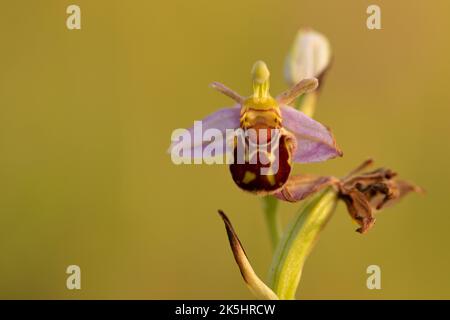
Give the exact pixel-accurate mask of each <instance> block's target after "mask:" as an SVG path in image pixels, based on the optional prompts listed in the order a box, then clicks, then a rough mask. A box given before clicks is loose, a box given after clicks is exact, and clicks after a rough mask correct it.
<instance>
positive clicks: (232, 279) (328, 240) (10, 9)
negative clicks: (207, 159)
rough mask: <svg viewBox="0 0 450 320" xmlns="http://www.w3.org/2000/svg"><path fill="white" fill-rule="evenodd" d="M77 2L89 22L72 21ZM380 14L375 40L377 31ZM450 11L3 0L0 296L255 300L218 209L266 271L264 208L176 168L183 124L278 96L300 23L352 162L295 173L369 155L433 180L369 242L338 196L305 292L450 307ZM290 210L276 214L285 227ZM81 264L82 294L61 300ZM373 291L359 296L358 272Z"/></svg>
mask: <svg viewBox="0 0 450 320" xmlns="http://www.w3.org/2000/svg"><path fill="white" fill-rule="evenodd" d="M73 3H75V4H78V5H79V6H80V7H81V13H82V30H79V31H69V30H67V28H66V25H65V20H66V17H67V14H66V12H65V11H66V7H67V6H68V5H70V4H73ZM370 4H378V5H379V6H380V7H381V10H382V28H383V29H382V30H374V31H370V30H368V29H367V28H366V18H367V14H366V8H367V6H368V5H370ZM449 12H450V2H448V1H445V0H441V1H437V0H433V1H418V0H414V1H410V0H398V1H383V0H377V1H362V0H361V1H334V0H327V1H325V0H310V1H306V0H303V1H299V0H295V1H294V0H292V1H269V0H249V1H238V0H230V1H225V2H220V3H219V2H214V1H206V0H196V1H184V0H182V1H178V0H176V1H144V0H142V1H137V0H134V1H100V0H96V1H87V0H76V1H65V0H53V1H51V0H45V1H9V2H5V3H2V5H1V14H0V17H1V18H0V39H1V50H0V298H38V299H44V298H61V299H71V298H87V299H110V298H124V299H132V298H134V299H172V298H173V299H196V298H203V299H235V298H236V299H237V298H243V299H250V298H252V296H251V294H250V293H249V292H248V290H247V288H246V287H245V285H244V283H243V281H242V280H241V277H240V274H239V271H238V269H237V267H236V265H235V263H234V260H233V258H232V254H231V251H230V249H229V247H228V242H227V239H226V235H225V231H224V228H223V224H222V221H221V220H220V218H219V217H218V215H217V214H216V211H217V209H218V208H221V209H223V210H224V211H225V212H227V214H228V215H229V217H230V218H231V219H232V221H233V223H234V226H235V228H236V230H237V232H238V234H239V235H240V237H241V240H242V242H243V244H244V246H245V248H246V251H247V253H248V255H249V258H250V260H251V262H252V264H253V266H254V268H255V270H256V271H257V273H258V274H259V275H260V276H261V277H262V278H265V276H266V274H267V270H268V266H269V264H270V261H271V246H270V243H269V238H268V234H267V230H266V226H265V224H264V218H263V215H262V212H261V207H260V200H259V199H258V198H257V197H255V196H252V195H250V194H246V193H243V192H241V191H240V190H239V189H238V188H237V187H236V186H235V185H234V184H233V182H232V180H231V178H230V176H229V173H228V169H227V168H226V167H225V166H208V165H201V166H198V165H196V166H194V165H192V166H186V165H185V166H176V165H174V164H172V162H171V160H170V156H169V155H168V154H166V150H167V147H168V145H169V142H170V135H171V132H172V130H173V129H175V128H180V127H187V126H190V125H192V123H193V121H194V120H199V119H201V118H202V117H203V116H205V115H207V114H208V113H210V112H212V111H214V110H215V109H217V108H219V107H224V106H227V105H230V101H229V100H228V99H227V98H226V97H223V96H222V95H220V94H218V93H216V92H214V91H213V90H211V89H209V88H208V84H209V83H210V82H211V81H214V80H217V81H221V82H224V83H226V84H227V85H229V86H230V87H232V88H234V89H235V90H237V91H238V92H240V93H242V94H249V93H250V92H251V82H250V69H251V66H252V64H253V62H254V61H256V60H258V59H263V60H265V61H266V62H267V63H268V65H269V67H270V69H271V73H272V78H271V92H272V93H273V94H276V93H277V92H280V91H281V90H283V89H285V88H286V85H285V83H284V81H283V74H282V68H283V63H284V58H285V55H286V53H287V50H288V49H289V48H290V46H291V42H292V40H293V38H294V36H295V33H296V31H297V29H298V28H299V27H302V26H311V27H313V28H315V29H316V30H318V31H320V32H322V33H324V34H325V35H327V37H328V38H329V39H330V42H331V45H332V48H333V55H334V65H333V68H332V70H331V71H330V72H329V74H328V77H327V82H326V84H325V87H324V90H323V92H322V95H321V98H320V101H319V105H318V110H317V113H316V119H318V120H320V121H321V122H323V123H325V124H327V125H329V126H330V127H331V128H332V129H333V131H334V133H335V135H336V137H337V140H338V143H339V145H340V146H341V148H342V149H343V151H344V153H345V156H344V158H342V159H337V160H332V161H329V162H327V163H321V164H311V165H303V166H297V167H296V170H297V171H303V172H313V173H322V174H333V175H337V176H340V175H344V174H345V173H346V172H348V171H349V170H350V169H351V168H353V167H354V166H355V165H357V164H358V163H360V162H361V161H362V160H364V159H366V158H367V157H373V158H375V160H376V161H377V164H378V165H380V166H388V167H390V168H393V169H395V170H396V171H398V172H399V173H400V174H401V176H403V177H405V178H407V179H409V180H412V181H415V182H417V183H418V184H420V185H421V186H423V187H424V188H426V190H427V192H428V194H427V195H426V196H418V195H412V196H410V197H408V198H407V199H405V200H404V201H402V202H401V203H400V204H399V205H397V206H395V207H393V208H389V209H387V210H385V211H383V212H382V213H380V214H379V215H378V219H377V224H376V226H375V228H374V229H373V230H371V231H370V232H369V233H368V234H367V235H360V234H358V233H356V232H355V231H354V230H355V229H356V225H355V224H354V223H353V222H352V221H351V219H350V218H349V216H348V214H347V212H346V210H345V208H344V205H342V204H341V205H340V206H339V207H338V210H337V212H336V214H335V216H334V217H333V219H332V220H331V222H330V223H329V225H328V227H327V229H326V230H325V231H324V232H323V235H322V237H321V239H320V241H319V243H318V245H317V247H316V249H315V250H314V251H313V253H312V255H311V256H310V258H309V260H308V262H307V264H306V266H305V270H304V273H303V279H302V282H301V284H300V290H299V295H298V296H299V298H301V299H315V298H320V299H332V298H338V299H350V298H351V299H394V298H400V299H413V298H414V299H417V298H424V299H431V298H437V299H444V298H447V299H448V298H450V271H449V270H450V250H449V244H450V232H449V227H450V211H449V209H450V205H449V203H450V197H449V187H448V183H449V182H450V169H449V166H448V163H449V160H450V150H449V147H448V139H449V134H450V126H449V124H450V121H449V117H450V110H449V103H450V90H449V88H448V83H449V78H450V64H449V57H450V42H449V41H448V36H449V30H450V20H449V19H448V15H449ZM297 207H298V204H285V203H283V204H282V205H281V208H280V214H281V215H282V218H283V221H284V222H287V221H288V220H289V218H290V217H291V216H292V214H293V213H294V212H295V211H296V209H297ZM70 264H76V265H79V266H80V267H81V272H82V290H79V291H76V290H75V291H69V290H67V289H66V285H65V284H66V277H67V275H66V273H65V270H66V267H67V266H68V265H70ZM371 264H376V265H379V266H380V267H381V270H382V289H381V290H368V289H367V288H366V278H367V274H366V268H367V266H368V265H371Z"/></svg>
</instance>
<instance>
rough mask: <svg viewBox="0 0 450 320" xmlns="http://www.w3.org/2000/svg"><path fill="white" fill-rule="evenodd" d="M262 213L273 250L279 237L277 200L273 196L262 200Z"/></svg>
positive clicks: (279, 226)
mask: <svg viewBox="0 0 450 320" xmlns="http://www.w3.org/2000/svg"><path fill="white" fill-rule="evenodd" d="M262 201H263V211H264V216H265V218H266V223H267V227H268V230H269V236H270V240H271V242H272V247H273V248H274V249H275V248H276V246H277V244H278V241H279V240H280V237H281V225H280V219H279V216H278V210H277V209H278V199H277V198H275V197H274V196H265V197H264V198H262Z"/></svg>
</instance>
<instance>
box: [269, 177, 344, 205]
mask: <svg viewBox="0 0 450 320" xmlns="http://www.w3.org/2000/svg"><path fill="white" fill-rule="evenodd" d="M338 182H339V180H338V179H337V178H334V177H318V176H314V175H307V174H300V175H295V176H292V177H290V178H289V180H288V181H287V182H286V184H285V185H284V187H283V188H282V189H281V190H280V191H278V192H277V193H275V194H274V196H275V197H277V198H278V199H280V200H284V201H289V202H297V201H300V200H303V199H305V198H306V197H308V196H309V195H311V194H314V193H316V192H318V191H320V190H322V189H324V188H325V187H328V186H330V185H333V184H337V183H338Z"/></svg>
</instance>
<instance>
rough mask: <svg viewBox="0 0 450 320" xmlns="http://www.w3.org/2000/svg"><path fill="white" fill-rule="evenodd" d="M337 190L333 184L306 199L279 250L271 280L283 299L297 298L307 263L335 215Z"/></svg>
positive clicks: (270, 275)
mask: <svg viewBox="0 0 450 320" xmlns="http://www.w3.org/2000/svg"><path fill="white" fill-rule="evenodd" d="M337 199H338V196H337V192H336V191H335V190H334V188H332V187H329V188H327V189H325V190H324V191H322V192H320V193H318V194H316V195H315V196H313V197H312V198H310V199H307V200H305V201H304V203H303V204H302V206H301V207H300V210H299V212H298V214H297V216H296V217H295V218H294V219H293V221H292V222H291V224H290V225H289V226H288V228H287V229H286V231H285V233H284V236H283V238H282V239H281V241H280V242H279V244H278V246H277V249H276V251H275V254H274V257H273V260H272V266H271V268H270V274H269V283H270V284H271V285H270V286H271V288H272V289H273V291H274V292H275V294H276V295H277V296H278V297H279V298H280V299H294V298H295V293H296V291H297V287H298V284H299V282H300V278H301V274H302V269H303V265H304V263H305V260H306V259H307V257H308V255H309V253H310V252H311V250H312V248H313V247H314V245H315V243H316V242H317V239H318V237H319V234H320V232H321V231H322V230H323V228H324V227H325V225H326V224H327V222H328V221H329V219H330V218H331V216H332V214H333V212H334V209H335V207H336V203H337Z"/></svg>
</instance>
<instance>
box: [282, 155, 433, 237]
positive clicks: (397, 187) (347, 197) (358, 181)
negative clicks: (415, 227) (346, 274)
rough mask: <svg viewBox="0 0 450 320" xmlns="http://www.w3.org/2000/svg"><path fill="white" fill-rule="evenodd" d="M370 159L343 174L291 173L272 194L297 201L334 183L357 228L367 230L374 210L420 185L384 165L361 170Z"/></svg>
mask: <svg viewBox="0 0 450 320" xmlns="http://www.w3.org/2000/svg"><path fill="white" fill-rule="evenodd" d="M372 163H373V160H371V159H369V160H366V161H365V162H363V163H362V164H361V165H360V166H358V167H357V168H356V169H354V170H353V171H351V172H350V173H349V174H348V175H347V176H345V177H344V178H341V179H339V178H336V177H333V176H315V175H307V174H300V175H295V176H293V177H291V178H290V179H289V180H288V182H287V183H286V185H285V186H284V188H283V189H282V190H281V191H279V192H278V193H277V194H275V196H276V197H277V198H278V199H280V200H284V201H289V202H297V201H300V200H303V199H305V198H307V197H308V196H310V195H312V194H314V193H316V192H318V191H320V190H322V189H324V188H325V187H328V186H333V187H334V188H335V189H336V192H338V195H339V199H341V200H343V201H344V203H345V204H346V206H347V210H348V212H349V214H350V216H351V217H352V218H353V219H354V220H355V221H356V222H357V223H358V224H359V226H360V227H359V228H358V229H357V230H356V231H357V232H360V233H366V232H367V231H368V230H370V228H372V227H373V225H374V223H375V217H374V214H375V212H377V211H379V210H381V209H382V208H384V207H386V206H390V205H392V204H393V203H395V202H397V201H398V200H399V199H401V198H402V197H404V196H405V195H407V194H408V193H410V192H412V191H414V192H417V193H423V192H424V191H423V189H422V188H420V187H418V186H416V185H414V184H413V183H410V182H407V181H404V180H400V179H397V173H396V172H394V171H392V170H390V169H386V168H378V169H376V170H374V171H369V172H363V171H364V170H365V169H367V167H369V166H370V165H371V164H372Z"/></svg>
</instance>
